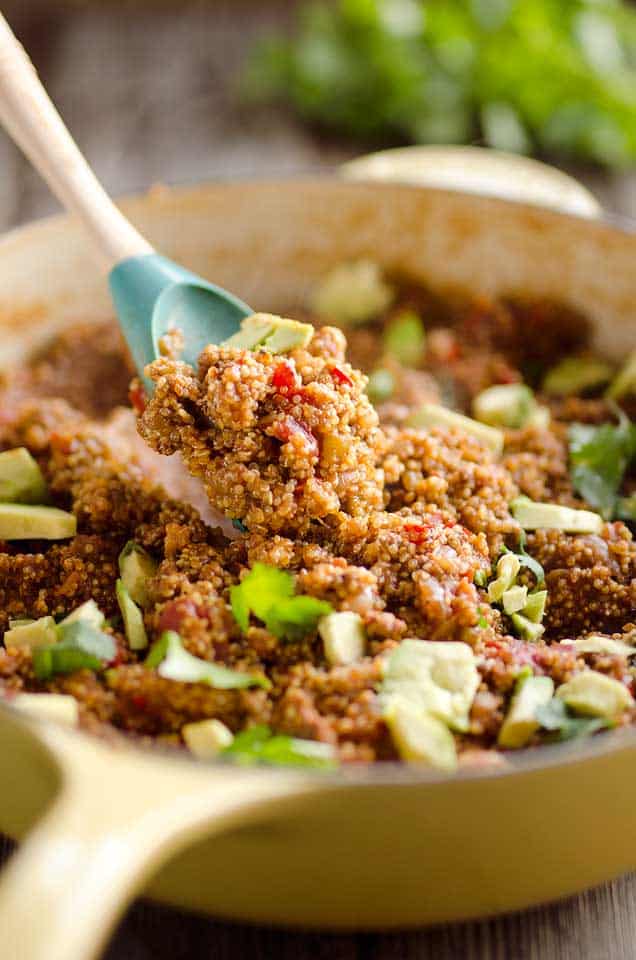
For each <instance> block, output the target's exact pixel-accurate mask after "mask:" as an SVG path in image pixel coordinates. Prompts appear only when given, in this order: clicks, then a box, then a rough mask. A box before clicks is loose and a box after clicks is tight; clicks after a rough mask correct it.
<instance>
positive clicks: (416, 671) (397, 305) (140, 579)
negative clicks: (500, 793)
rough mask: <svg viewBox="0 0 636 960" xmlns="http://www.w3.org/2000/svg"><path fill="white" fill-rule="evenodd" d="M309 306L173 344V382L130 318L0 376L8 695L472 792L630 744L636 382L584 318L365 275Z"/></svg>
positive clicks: (554, 308)
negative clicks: (557, 747)
mask: <svg viewBox="0 0 636 960" xmlns="http://www.w3.org/2000/svg"><path fill="white" fill-rule="evenodd" d="M295 316H296V317H298V319H299V321H301V322H302V323H301V324H299V323H297V324H296V325H295V327H297V328H298V329H299V330H301V326H302V325H303V324H308V323H311V324H312V325H313V327H312V329H311V330H309V331H308V332H307V328H306V327H304V326H302V330H304V331H305V332H304V333H302V331H301V334H302V336H301V334H299V337H301V339H302V342H298V343H292V344H291V346H287V347H286V348H285V349H280V350H279V349H274V348H272V349H271V350H270V349H269V348H268V339H267V338H265V337H264V338H263V339H262V341H261V342H260V343H255V344H253V345H252V346H250V347H249V348H248V347H245V346H241V345H240V343H238V342H232V341H230V342H226V343H225V344H222V345H220V346H214V345H210V346H208V347H207V348H206V350H205V351H204V352H203V353H202V355H201V357H200V358H199V364H198V368H197V369H194V368H192V367H190V366H188V365H187V364H185V363H183V362H182V361H181V360H180V359H179V356H178V353H179V349H178V348H179V342H178V337H177V336H175V337H173V338H171V339H169V342H168V341H167V342H166V343H165V345H164V346H165V350H164V355H163V356H162V357H161V358H160V359H158V360H156V361H155V362H154V363H153V364H151V365H150V367H149V368H147V376H148V378H149V381H152V383H153V385H154V387H153V390H152V391H150V390H147V389H144V387H143V386H142V384H141V383H140V382H139V381H138V380H136V379H134V371H133V369H132V367H131V364H130V361H129V359H128V357H127V354H126V351H125V349H124V347H123V345H122V343H121V342H120V340H119V334H118V333H117V331H116V330H115V329H114V327H113V326H112V325H108V326H104V327H94V326H89V325H86V326H78V327H75V328H73V329H70V330H68V331H66V332H65V333H64V334H62V335H61V336H60V337H59V338H58V339H57V341H56V342H55V343H54V344H52V345H51V347H50V349H48V350H47V351H46V353H45V355H43V356H36V357H34V358H33V359H32V360H31V361H30V362H29V363H28V364H26V365H25V367H24V368H23V369H21V370H19V371H17V372H16V373H15V374H12V375H11V376H7V377H6V378H5V381H4V383H3V385H2V404H1V406H0V411H1V413H0V451H4V452H2V453H0V501H3V502H0V530H1V531H2V536H4V539H2V540H0V635H2V634H4V644H3V646H1V647H0V692H1V693H2V694H3V695H4V696H5V697H6V698H7V699H8V700H10V701H11V702H12V703H14V704H15V705H16V706H17V707H18V708H23V709H25V710H26V711H33V712H35V713H39V714H42V713H44V712H45V711H46V712H47V715H50V716H51V717H57V718H58V719H60V720H62V721H64V722H67V723H72V724H76V725H79V726H80V727H81V728H83V729H85V730H88V731H91V732H92V733H95V734H97V735H100V736H102V737H105V738H108V739H111V740H112V739H117V738H118V737H120V736H123V735H127V736H129V737H132V738H134V739H136V740H138V741H141V742H149V743H150V742H156V743H160V744H162V745H164V746H169V747H173V748H174V749H177V750H184V749H185V750H190V751H191V752H192V753H194V754H195V755H197V756H199V757H204V758H209V757H212V756H219V755H221V756H223V757H227V758H228V759H231V758H232V757H233V758H234V759H237V760H240V761H242V762H257V761H261V762H267V763H297V764H304V765H310V766H333V765H334V764H337V763H345V762H353V763H355V762H357V763H360V762H376V761H377V762H383V761H391V760H393V761H395V760H401V761H403V762H406V763H421V764H425V765H429V766H432V767H437V768H439V769H442V770H454V769H455V768H456V767H457V766H458V765H460V766H462V765H465V764H475V763H484V764H485V763H488V764H490V763H506V762H507V757H509V756H510V755H511V751H514V750H517V749H519V748H521V747H532V748H534V747H539V746H540V745H541V744H543V743H547V742H553V741H554V740H563V739H569V738H571V737H578V736H589V735H592V734H596V733H597V732H598V731H601V730H604V729H607V728H610V727H616V726H621V725H627V724H630V723H632V722H633V720H634V719H635V718H636V703H635V701H634V693H635V681H636V669H635V663H636V661H635V660H634V657H636V546H635V545H634V541H633V539H632V533H631V529H630V527H631V525H632V523H633V520H634V518H636V495H634V491H635V490H636V485H635V484H634V474H633V461H634V458H635V454H636V428H635V427H634V426H633V425H632V422H631V419H630V416H631V414H632V413H633V412H634V404H633V400H634V397H633V394H634V391H635V388H636V362H634V360H633V359H631V358H630V360H628V362H627V364H626V365H625V367H624V368H623V369H617V368H616V367H615V366H614V365H611V364H607V363H605V361H604V360H603V359H602V358H598V357H595V356H593V355H592V354H591V353H590V351H589V337H590V323H589V322H588V320H587V319H586V318H585V317H583V316H581V315H580V314H579V313H577V312H576V311H574V310H572V309H570V308H568V307H567V306H565V305H562V304H556V303H552V302H542V301H537V300H532V301H530V300H528V299H526V298H523V297H507V298H502V299H498V300H488V299H485V298H484V297H475V296H470V295H467V294H458V293H456V292H451V293H445V294H443V295H442V294H440V293H438V292H436V291H433V290H430V289H428V288H425V287H423V286H421V285H419V284H415V283H413V282H412V281H410V280H409V279H408V278H400V277H386V276H383V275H382V273H381V271H380V270H379V268H378V267H377V266H376V265H375V264H372V263H366V262H360V263H356V264H344V265H342V266H341V267H339V268H337V269H336V270H334V271H333V272H332V274H330V275H329V276H328V277H325V278H324V281H323V282H322V283H321V285H320V287H319V288H318V289H317V290H316V291H315V294H314V296H313V298H312V302H311V303H310V304H309V305H308V306H307V308H306V309H305V310H303V311H295ZM258 317H259V318H261V319H260V321H259V322H260V323H262V324H264V325H265V326H267V324H269V323H271V324H272V325H273V328H274V329H275V330H277V329H278V326H277V324H278V319H277V318H275V317H269V315H258ZM284 322H285V323H289V321H284ZM233 339H234V338H233ZM271 342H272V343H273V342H274V341H271ZM363 371H364V372H363ZM3 458H4V459H3ZM16 464H17V466H16ZM16 470H17V474H16V473H15V471H16ZM16 476H17V479H16ZM25 477H26V479H25ZM7 478H8V479H7ZM3 484H4V485H3ZM42 511H44V512H42ZM60 511H61V513H60ZM5 513H6V516H5ZM25 517H26V518H27V519H26V520H25ZM32 517H33V518H34V519H33V521H32V520H31V518H32ZM42 518H44V519H42ZM50 518H52V519H50ZM27 522H28V523H31V522H33V523H37V524H43V526H41V527H40V526H36V527H30V526H25V524H27ZM12 524H13V526H12ZM15 524H17V526H15ZM51 524H54V525H53V526H51ZM14 531H17V533H15V532H14Z"/></svg>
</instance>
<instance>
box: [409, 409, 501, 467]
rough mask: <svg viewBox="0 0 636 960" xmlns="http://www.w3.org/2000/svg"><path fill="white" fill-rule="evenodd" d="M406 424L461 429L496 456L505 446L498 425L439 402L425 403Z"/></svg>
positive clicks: (421, 427)
mask: <svg viewBox="0 0 636 960" xmlns="http://www.w3.org/2000/svg"><path fill="white" fill-rule="evenodd" d="M405 426H407V427H414V428H415V429H431V428H432V427H446V428H448V429H452V430H459V431H461V432H463V433H467V434H469V435H470V436H471V437H474V438H475V439H476V440H479V441H480V442H481V443H483V444H484V446H485V447H487V448H488V449H489V450H491V451H492V452H493V453H494V454H495V456H497V457H498V456H500V455H501V453H502V451H503V446H504V435H503V432H502V431H501V430H498V429H497V428H496V427H489V426H487V425H486V424H485V423H479V421H477V420H471V418H470V417H465V416H464V415H463V414H461V413H456V412H455V411H454V410H449V409H448V407H442V406H441V405H440V404H437V403H423V404H421V406H420V407H418V409H417V410H416V411H415V412H414V413H412V414H411V415H410V416H409V417H408V418H407V420H406V421H405Z"/></svg>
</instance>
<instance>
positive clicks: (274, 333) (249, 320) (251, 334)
mask: <svg viewBox="0 0 636 960" xmlns="http://www.w3.org/2000/svg"><path fill="white" fill-rule="evenodd" d="M313 335H314V328H313V327H312V325H311V324H310V323H300V322H299V321H298V320H288V319H287V318H286V317H277V316H275V315H274V314H270V313H255V314H254V315H253V316H251V317H246V318H245V319H244V320H242V321H241V329H240V330H238V331H237V333H235V334H233V335H232V336H231V337H228V339H227V340H224V341H223V343H222V344H221V346H223V347H234V348H237V349H241V350H255V349H257V348H258V349H259V350H268V351H269V352H270V353H287V352H288V351H289V350H293V349H295V348H296V347H306V346H307V344H308V343H309V341H310V340H311V338H312V337H313Z"/></svg>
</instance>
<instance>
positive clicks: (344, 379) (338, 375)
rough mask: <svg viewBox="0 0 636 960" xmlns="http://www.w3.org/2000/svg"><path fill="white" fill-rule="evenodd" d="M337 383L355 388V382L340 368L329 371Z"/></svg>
mask: <svg viewBox="0 0 636 960" xmlns="http://www.w3.org/2000/svg"><path fill="white" fill-rule="evenodd" d="M329 373H330V374H331V376H332V377H333V379H334V380H335V381H336V383H344V384H346V385H347V386H348V387H352V386H353V380H352V379H351V377H349V376H348V375H347V374H346V373H345V372H344V370H341V369H340V367H332V368H331V370H330V371H329Z"/></svg>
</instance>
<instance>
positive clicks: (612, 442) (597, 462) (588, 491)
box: [569, 408, 636, 520]
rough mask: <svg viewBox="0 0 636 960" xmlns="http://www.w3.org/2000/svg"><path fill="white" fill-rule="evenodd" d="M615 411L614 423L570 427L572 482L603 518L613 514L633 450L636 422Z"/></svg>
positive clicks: (634, 447) (635, 447) (634, 450)
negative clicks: (615, 419)
mask: <svg viewBox="0 0 636 960" xmlns="http://www.w3.org/2000/svg"><path fill="white" fill-rule="evenodd" d="M617 413H618V418H619V419H618V423H616V424H613V423H604V424H602V425H601V426H598V427H597V426H590V425H588V424H583V423H573V424H572V425H571V426H570V430H569V446H570V476H571V478H572V483H573V484H574V487H575V489H576V490H577V492H578V493H580V495H581V496H582V497H583V499H584V500H586V501H587V503H589V504H590V506H592V507H594V508H596V509H597V510H598V511H599V512H600V513H601V515H602V516H603V517H604V518H605V519H606V520H609V519H610V518H611V517H612V516H613V515H614V512H615V510H616V503H617V496H618V491H619V489H620V486H621V483H622V482H623V477H624V475H625V471H626V470H627V468H628V466H629V464H630V462H631V460H632V459H633V457H634V454H635V453H636V425H634V424H633V423H631V422H630V421H629V420H628V418H627V417H626V416H625V414H624V413H623V412H622V411H621V410H618V408H617Z"/></svg>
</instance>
